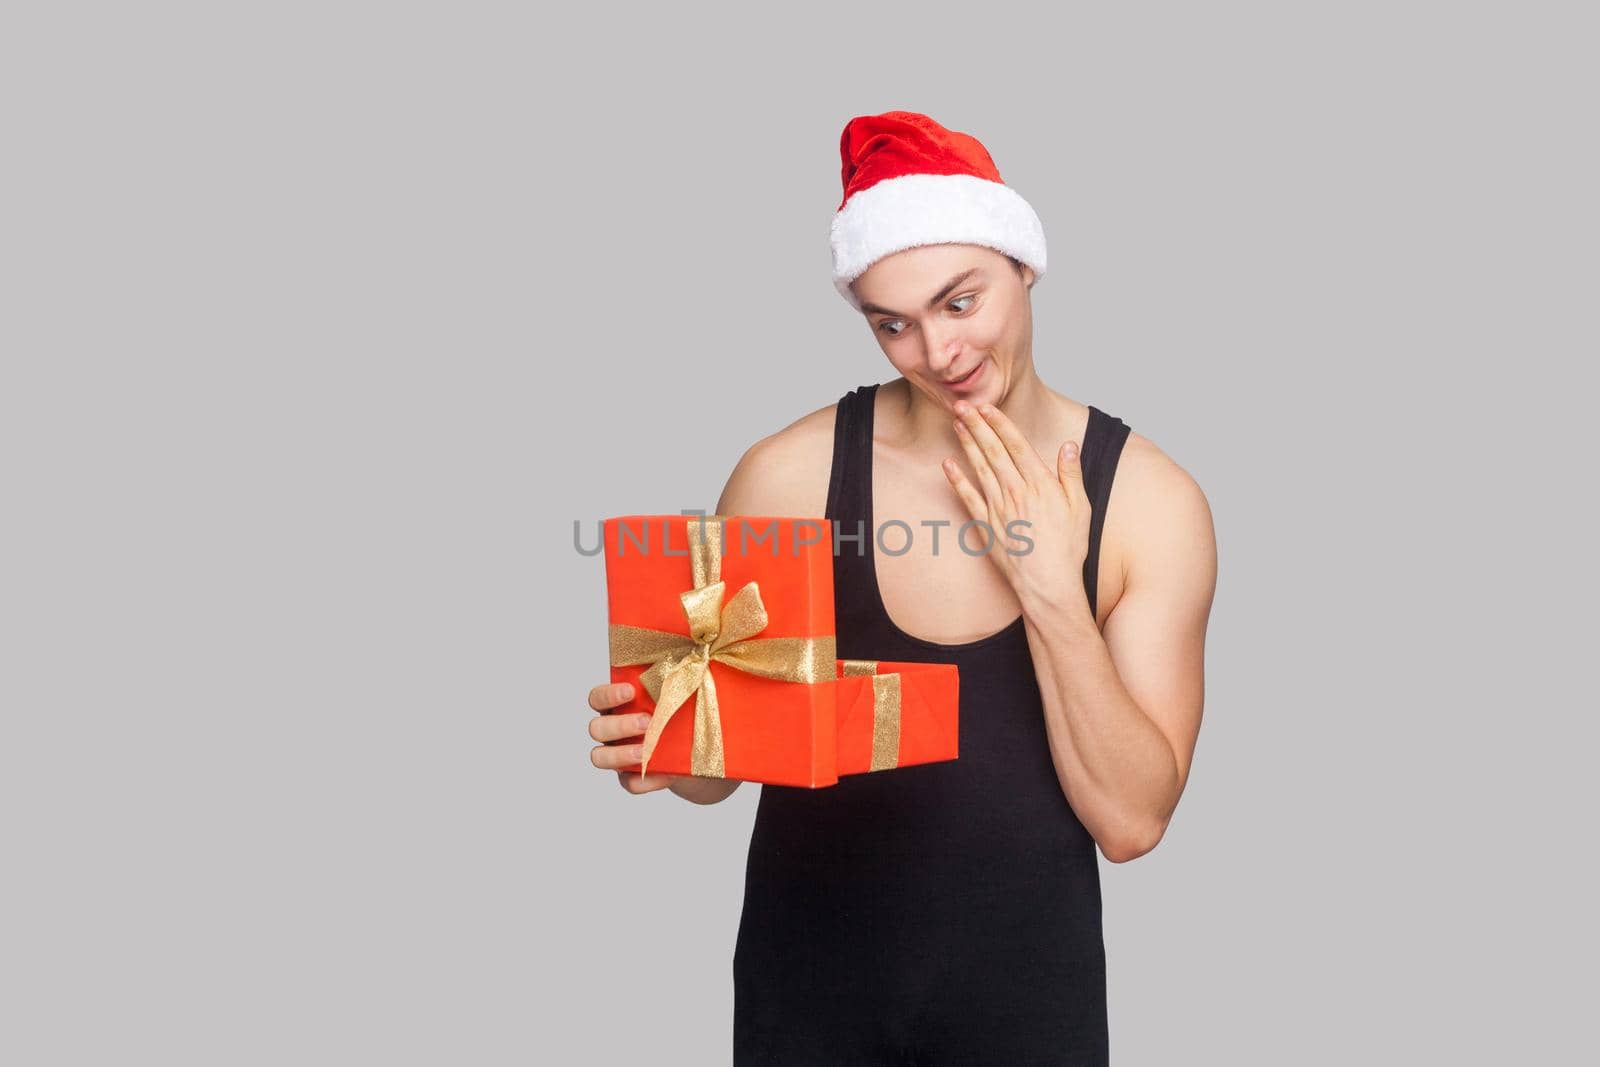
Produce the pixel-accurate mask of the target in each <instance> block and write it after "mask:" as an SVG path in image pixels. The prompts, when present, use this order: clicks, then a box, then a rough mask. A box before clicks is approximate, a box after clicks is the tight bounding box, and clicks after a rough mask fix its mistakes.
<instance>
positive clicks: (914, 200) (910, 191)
mask: <svg viewBox="0 0 1600 1067" xmlns="http://www.w3.org/2000/svg"><path fill="white" fill-rule="evenodd" d="M829 243H830V244H831V245H832V246H833V283H834V285H835V286H836V287H837V288H838V290H839V295H840V296H842V297H844V298H845V299H846V300H848V301H849V302H850V306H851V307H853V308H855V309H856V310H857V311H859V310H861V303H860V301H858V300H857V299H856V298H855V295H854V294H853V293H851V291H850V283H851V282H853V281H855V280H856V279H857V278H859V277H861V275H862V274H864V273H866V270H867V268H868V267H870V266H872V265H873V264H874V263H876V262H877V261H878V260H880V259H882V258H883V257H884V256H887V255H892V254H893V253H895V252H901V251H904V250H905V249H907V248H914V247H916V246H917V245H935V244H970V245H982V246H983V247H985V248H993V249H995V250H996V251H998V252H1004V253H1006V254H1007V255H1011V256H1015V257H1016V258H1017V259H1020V260H1021V261H1022V262H1024V263H1026V264H1027V265H1028V266H1030V267H1032V268H1033V273H1034V277H1035V278H1042V277H1044V268H1045V245H1044V226H1043V225H1042V224H1041V223H1040V222H1039V216H1038V215H1037V214H1035V213H1034V210H1033V208H1032V207H1030V206H1029V204H1028V202H1027V201H1026V200H1024V199H1023V198H1022V196H1021V194H1019V193H1018V192H1017V191H1016V190H1015V189H1013V188H1011V187H1010V186H1009V185H1002V184H1001V183H999V182H992V181H989V180H987V179H985V178H978V177H974V176H973V175H971V174H903V175H901V176H900V177H898V178H888V179H885V180H884V181H881V182H879V183H877V184H876V185H873V186H869V187H868V188H866V189H863V190H861V191H860V192H859V193H856V194H855V195H853V196H851V197H850V199H849V200H847V201H845V205H844V207H842V208H840V209H839V210H838V211H837V212H835V213H834V216H833V225H832V227H831V232H830V234H829Z"/></svg>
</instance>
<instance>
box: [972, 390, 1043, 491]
mask: <svg viewBox="0 0 1600 1067" xmlns="http://www.w3.org/2000/svg"><path fill="white" fill-rule="evenodd" d="M978 413H979V414H980V415H982V416H983V418H984V420H985V421H986V422H987V423H988V425H989V427H990V428H991V429H993V430H994V434H995V436H996V437H998V438H999V439H1000V443H1001V444H1002V445H1003V446H1005V450H1006V451H1007V452H1008V453H1010V455H1011V461H1012V462H1013V463H1015V464H1016V465H1017V472H1018V473H1019V474H1021V475H1022V477H1023V480H1024V481H1027V482H1029V483H1032V482H1034V481H1035V480H1036V479H1037V478H1039V477H1040V476H1044V477H1049V468H1048V467H1046V466H1045V465H1044V460H1042V459H1040V458H1039V453H1038V452H1035V451H1034V448H1033V446H1032V445H1031V444H1029V443H1028V439H1027V438H1026V437H1024V436H1022V431H1021V430H1019V429H1017V424H1016V423H1014V422H1012V421H1011V417H1010V416H1009V415H1007V414H1006V413H1005V412H1003V411H1001V410H1000V409H999V408H997V407H995V406H994V405H993V404H985V405H983V407H981V408H979V409H978Z"/></svg>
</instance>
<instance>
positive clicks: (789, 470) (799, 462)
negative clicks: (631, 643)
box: [717, 403, 839, 517]
mask: <svg viewBox="0 0 1600 1067" xmlns="http://www.w3.org/2000/svg"><path fill="white" fill-rule="evenodd" d="M838 408H839V405H838V404H837V403H833V404H829V405H827V406H826V407H821V408H817V409H816V410H815V411H811V412H808V413H806V414H805V415H802V416H801V417H800V418H798V419H796V420H794V421H793V422H791V423H789V425H787V426H785V427H783V428H782V429H781V430H778V431H777V432H775V433H771V434H768V435H767V436H766V437H763V438H761V440H759V441H757V442H756V443H755V444H753V445H751V446H750V447H749V448H747V449H745V452H744V455H743V456H741V457H739V462H738V463H737V464H736V465H735V466H734V469H733V473H732V474H731V475H729V476H728V484H727V487H726V488H724V489H723V491H722V499H721V501H719V503H718V505H717V512H718V513H719V514H723V515H790V516H802V517H809V516H817V517H821V516H822V514H823V512H824V511H825V510H826V508H827V503H828V480H829V477H830V475H831V474H832V470H833V425H834V418H835V416H836V415H837V413H838Z"/></svg>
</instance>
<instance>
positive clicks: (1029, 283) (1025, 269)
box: [1022, 263, 1037, 289]
mask: <svg viewBox="0 0 1600 1067" xmlns="http://www.w3.org/2000/svg"><path fill="white" fill-rule="evenodd" d="M1036 277H1037V276H1036V275H1035V274H1034V273H1033V268H1032V267H1030V266H1028V265H1027V264H1026V263H1024V264H1023V265H1022V287H1023V288H1024V289H1032V288H1033V283H1034V280H1035V278H1036Z"/></svg>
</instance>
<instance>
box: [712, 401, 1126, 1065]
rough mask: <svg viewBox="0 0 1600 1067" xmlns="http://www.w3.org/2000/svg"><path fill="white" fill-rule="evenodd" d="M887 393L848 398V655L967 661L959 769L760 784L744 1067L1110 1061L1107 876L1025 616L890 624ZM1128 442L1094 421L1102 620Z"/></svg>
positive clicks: (832, 498) (841, 475)
mask: <svg viewBox="0 0 1600 1067" xmlns="http://www.w3.org/2000/svg"><path fill="white" fill-rule="evenodd" d="M877 391H878V386H876V385H869V386H862V387H860V388H858V389H855V390H852V391H851V392H850V393H848V394H847V395H846V396H845V397H844V398H843V399H841V400H840V402H839V407H838V414H837V418H836V422H835V427H834V451H833V470H832V475H831V479H830V483H829V488H828V503H827V515H826V516H825V517H826V518H829V519H832V520H833V522H834V528H835V534H836V541H835V545H836V552H835V555H834V610H835V621H836V639H837V646H838V655H839V658H841V659H881V660H900V661H912V662H937V663H955V664H957V665H958V666H959V667H960V671H961V675H960V677H961V695H960V742H959V752H960V756H959V758H958V759H955V760H949V761H945V762H941V763H929V764H922V765H918V766H911V767H901V768H897V769H894V770H890V771H876V772H872V773H867V774H857V775H848V776H846V777H843V778H841V779H840V780H839V782H838V784H837V785H833V786H828V787H826V788H822V789H804V788H798V787H788V786H774V785H763V786H762V787H761V797H760V800H759V803H758V804H757V808H756V817H755V825H754V828H753V830H752V833H751V838H750V849H749V856H748V859H747V863H746V872H745V890H744V901H743V911H742V913H741V916H740V921H739V930H738V937H737V944H736V947H735V950H734V959H733V977H734V1054H735V1055H734V1062H735V1063H736V1064H756V1063H760V1064H851V1063H862V1064H867V1063H902V1064H908V1063H916V1064H933V1063H963V1064H988V1063H1007V1064H1010V1063H1017V1064H1021V1063H1028V1064H1033V1063H1051V1064H1101V1063H1105V1062H1106V1061H1107V1057H1108V1038H1107V1032H1106V993H1105V950H1104V942H1103V940H1102V936H1101V910H1100V873H1099V861H1098V857H1097V853H1096V848H1095V842H1094V839H1093V838H1092V837H1091V836H1090V835H1089V833H1088V831H1087V830H1085V829H1084V827H1083V824H1082V823H1081V822H1080V821H1079V820H1078V818H1077V816H1076V814H1075V813H1074V812H1073V810H1072V807H1071V806H1070V805H1069V804H1068V803H1067V798H1066V795H1065V794H1064V793H1063V791H1062V789H1061V785H1060V783H1059V781H1058V780H1057V777H1056V772H1055V766H1054V764H1053V763H1052V761H1051V758H1050V749H1049V744H1048V737H1047V734H1046V729H1045V722H1044V707H1043V703H1042V700H1041V697H1040V693H1039V685H1038V680H1037V677H1036V676H1035V674H1034V667H1033V658H1032V654H1031V651H1030V649H1029V647H1028V641H1027V635H1026V630H1025V628H1024V623H1023V619H1022V618H1021V617H1020V616H1019V617H1018V618H1017V619H1015V620H1014V621H1013V622H1012V623H1010V624H1009V625H1008V626H1006V627H1005V628H1004V629H1002V630H999V631H998V632H996V633H993V634H990V635H988V636H987V637H982V638H979V639H977V640H975V641H968V642H965V643H962V644H942V643H938V642H932V641H926V640H923V639H921V638H917V637H914V636H912V635H910V634H907V633H905V632H904V631H902V630H901V629H900V628H899V627H898V626H896V625H895V624H894V623H893V622H892V621H891V620H890V619H889V616H888V614H887V612H886V611H885V610H884V606H883V600H882V598H881V596H880V594H879V591H878V582H877V574H876V569H875V566H874V556H875V552H876V545H875V544H874V540H875V539H874V536H873V532H874V531H873V530H872V525H871V524H872V428H873V402H874V399H875V397H876V394H877ZM1128 433H1129V427H1128V426H1127V424H1126V423H1124V422H1122V420H1120V419H1118V418H1116V417H1114V416H1111V415H1107V414H1106V413H1105V412H1103V411H1101V410H1100V409H1098V408H1096V407H1093V406H1092V405H1091V406H1090V408H1089V421H1088V426H1087V429H1086V430H1085V434H1084V440H1083V442H1082V449H1081V455H1082V459H1081V463H1082V467H1083V475H1084V487H1085V489H1086V491H1087V493H1088V496H1089V499H1090V502H1091V505H1092V508H1093V510H1092V518H1091V522H1090V533H1089V551H1088V556H1087V558H1086V559H1085V561H1084V569H1083V581H1084V588H1085V590H1086V592H1087V593H1088V597H1089V604H1090V607H1091V608H1094V607H1095V606H1096V585H1097V576H1098V567H1099V559H1100V536H1101V530H1102V527H1103V526H1104V522H1105V511H1106V502H1107V500H1108V499H1109V496H1110V492H1111V481H1112V477H1113V474H1114V472H1115V470H1116V465H1117V460H1118V457H1119V456H1120V455H1121V451H1122V446H1123V443H1124V442H1125V441H1126V439H1127V436H1128ZM923 529H925V528H923ZM952 530H953V528H947V529H946V530H945V531H943V532H944V533H946V534H947V535H948V534H951V533H952ZM858 531H859V532H861V533H863V534H864V536H863V537H862V538H861V539H860V540H858V541H851V540H843V541H841V540H838V539H837V536H838V535H840V534H843V535H845V536H846V537H849V536H850V535H853V534H855V533H857V532H858ZM897 543H898V542H897ZM942 547H943V546H941V550H942ZM858 548H859V552H858Z"/></svg>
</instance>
